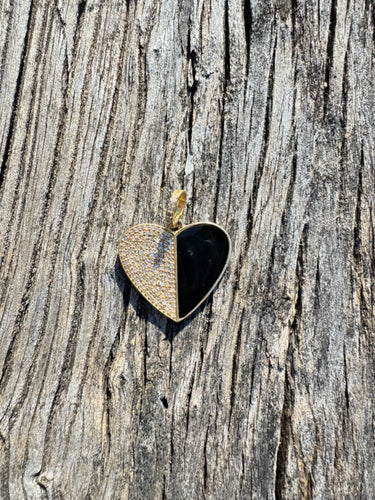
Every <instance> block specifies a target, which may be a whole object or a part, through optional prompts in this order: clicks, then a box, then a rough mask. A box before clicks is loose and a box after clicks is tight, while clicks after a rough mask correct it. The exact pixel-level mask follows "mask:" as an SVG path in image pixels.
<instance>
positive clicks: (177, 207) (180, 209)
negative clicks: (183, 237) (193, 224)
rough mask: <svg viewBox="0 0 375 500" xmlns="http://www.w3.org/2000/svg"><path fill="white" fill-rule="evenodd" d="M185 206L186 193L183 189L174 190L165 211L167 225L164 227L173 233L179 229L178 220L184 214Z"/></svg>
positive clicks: (179, 223)
mask: <svg viewBox="0 0 375 500" xmlns="http://www.w3.org/2000/svg"><path fill="white" fill-rule="evenodd" d="M185 206H186V191H184V190H183V189H176V190H175V191H173V193H172V196H171V199H170V201H169V206H168V210H167V224H166V227H167V228H168V229H171V230H172V231H175V230H176V229H179V228H180V227H181V226H182V224H181V222H180V218H181V216H182V214H183V213H184V210H185Z"/></svg>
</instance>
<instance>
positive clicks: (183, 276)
mask: <svg viewBox="0 0 375 500" xmlns="http://www.w3.org/2000/svg"><path fill="white" fill-rule="evenodd" d="M176 241H177V295H178V318H179V319H178V320H179V321H180V320H181V319H184V318H185V317H186V316H188V315H189V314H191V313H192V312H193V311H194V310H195V309H196V308H197V307H198V306H199V305H200V304H201V303H202V302H203V301H204V300H205V298H206V297H207V296H208V295H209V294H210V293H211V292H212V290H213V289H214V288H215V286H216V284H217V283H218V282H219V280H220V278H221V277H222V275H223V273H224V271H225V268H226V266H227V263H228V259H229V253H230V239H229V236H228V234H227V233H226V232H225V231H224V230H223V229H222V228H221V227H220V226H218V225H216V224H213V223H209V222H197V223H195V224H190V225H188V226H185V227H183V228H181V229H180V230H179V231H178V232H177V234H176Z"/></svg>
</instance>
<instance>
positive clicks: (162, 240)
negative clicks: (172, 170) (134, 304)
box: [119, 190, 231, 322]
mask: <svg viewBox="0 0 375 500" xmlns="http://www.w3.org/2000/svg"><path fill="white" fill-rule="evenodd" d="M185 204H186V193H185V191H183V190H176V191H174V193H173V194H172V197H171V202H170V206H169V208H168V214H167V217H168V220H167V224H166V226H165V227H163V226H158V225H156V224H138V225H136V226H133V227H131V228H130V229H129V230H128V231H127V232H126V233H125V234H124V236H123V238H122V240H121V242H120V246H119V256H120V261H121V264H122V267H123V268H124V271H125V272H126V274H127V276H128V277H129V279H130V281H131V282H132V283H133V285H134V286H135V287H136V288H137V290H138V291H139V292H140V293H141V294H142V295H143V296H144V297H145V298H146V299H147V300H148V302H150V304H152V305H153V306H154V307H155V308H156V309H157V310H158V311H160V312H161V313H163V314H164V315H165V316H167V317H168V318H170V319H172V320H173V321H176V322H177V321H181V320H183V319H185V318H186V317H187V316H189V315H190V314H191V313H192V312H193V311H195V309H197V307H199V306H200V304H201V303H202V302H203V301H204V300H205V299H206V298H207V296H208V295H209V294H210V293H211V292H212V291H213V289H214V288H215V286H216V285H217V283H218V282H219V281H220V278H221V277H222V275H223V273H224V271H225V268H226V266H227V264H228V259H229V254H230V246H231V245H230V239H229V236H228V234H227V232H226V231H224V229H222V228H221V227H220V226H218V225H217V224H213V223H210V222H196V223H193V224H188V225H186V226H182V225H181V223H180V217H181V215H182V213H183V211H184V209H185Z"/></svg>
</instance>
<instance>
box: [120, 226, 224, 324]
mask: <svg viewBox="0 0 375 500" xmlns="http://www.w3.org/2000/svg"><path fill="white" fill-rule="evenodd" d="M201 225H206V226H216V227H217V228H219V229H221V231H223V233H224V234H225V236H226V238H227V240H228V255H227V258H226V261H225V264H224V266H223V269H222V271H221V273H220V275H219V276H218V277H217V279H216V281H215V283H214V284H213V285H212V287H211V288H210V289H209V291H208V292H207V293H206V295H205V296H204V297H203V298H202V299H201V300H200V301H199V302H198V304H197V305H196V306H195V307H194V309H192V310H191V311H190V312H189V313H188V314H186V315H185V316H183V317H180V316H179V302H178V268H177V236H178V235H179V234H180V233H182V232H183V231H185V230H186V229H188V228H190V227H193V226H201ZM147 226H152V227H157V228H158V229H161V230H164V231H166V232H168V233H170V234H171V235H173V247H174V258H173V268H174V275H175V301H176V310H175V315H176V318H172V317H171V316H170V315H169V314H168V313H166V311H165V310H163V309H162V308H160V307H159V306H157V305H155V304H154V302H153V301H152V300H150V296H147V293H145V292H142V291H141V290H140V289H139V288H138V286H137V285H136V283H135V282H134V281H133V279H132V278H131V277H130V276H129V274H128V273H127V271H126V267H127V266H126V265H125V263H124V260H123V259H122V248H121V247H122V244H123V240H124V238H125V236H126V235H127V233H128V232H129V231H131V230H132V229H133V228H135V227H147ZM231 252H232V243H231V239H230V236H229V234H228V233H227V231H226V230H225V229H223V228H222V227H221V226H219V225H218V224H216V223H215V222H207V221H202V222H192V223H191V224H186V225H183V226H181V227H179V228H178V229H177V230H175V231H173V230H172V229H170V228H168V227H165V226H161V225H160V224H154V223H150V224H148V223H143V224H135V225H134V226H132V227H130V228H129V229H128V230H127V231H125V233H124V235H123V237H122V238H121V240H120V243H119V248H118V255H119V259H120V262H121V265H122V268H123V270H124V271H125V274H126V276H127V278H128V279H129V281H130V282H131V284H132V285H133V286H134V288H135V289H136V290H137V292H138V293H139V294H140V295H142V297H144V298H145V299H146V300H147V302H148V303H149V304H151V305H152V307H154V308H155V309H156V310H157V311H159V312H160V313H161V314H163V315H164V316H165V317H167V318H168V319H170V320H172V321H174V322H175V323H179V322H181V321H183V320H184V319H186V318H188V317H189V316H190V315H191V314H192V313H193V312H194V311H196V310H197V309H198V308H199V306H200V305H201V304H202V303H203V302H204V301H205V300H206V299H207V298H208V296H209V295H210V294H211V293H212V292H213V290H214V289H215V288H216V286H217V285H218V283H219V282H220V280H221V278H222V277H223V275H224V273H225V271H226V269H227V267H228V263H229V258H230V255H231Z"/></svg>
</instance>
